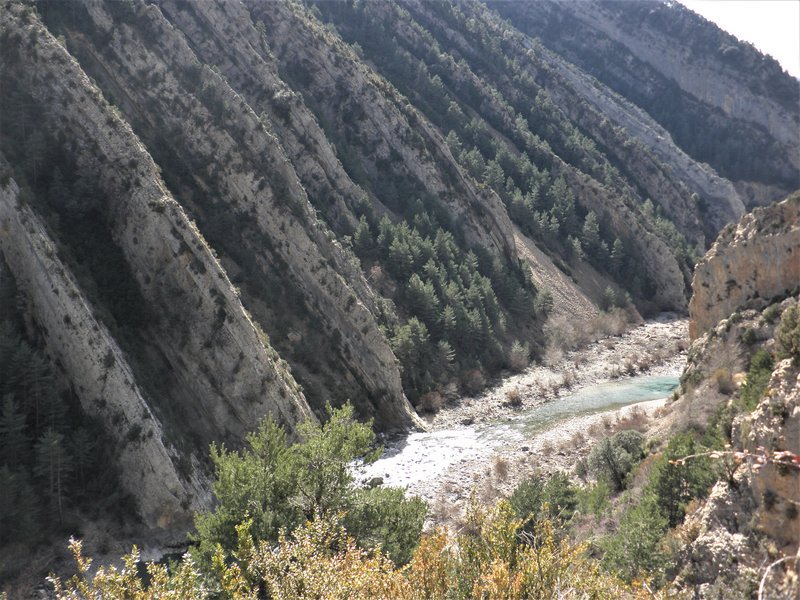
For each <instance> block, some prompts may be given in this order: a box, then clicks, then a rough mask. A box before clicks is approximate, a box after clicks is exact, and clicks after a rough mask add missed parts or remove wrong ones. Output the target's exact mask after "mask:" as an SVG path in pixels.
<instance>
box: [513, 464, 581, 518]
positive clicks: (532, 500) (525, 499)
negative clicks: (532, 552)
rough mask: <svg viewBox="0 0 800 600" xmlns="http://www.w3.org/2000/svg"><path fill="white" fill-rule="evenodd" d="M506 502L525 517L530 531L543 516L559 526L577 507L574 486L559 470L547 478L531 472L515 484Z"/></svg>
mask: <svg viewBox="0 0 800 600" xmlns="http://www.w3.org/2000/svg"><path fill="white" fill-rule="evenodd" d="M509 504H510V505H511V508H512V509H513V510H514V512H515V513H516V514H517V516H518V517H519V518H521V519H526V520H527V521H528V522H527V524H526V525H525V529H526V530H527V531H534V530H535V529H536V527H537V523H539V522H541V521H543V520H550V521H552V522H553V523H554V524H555V525H557V526H561V527H562V528H563V526H564V525H566V523H568V522H569V521H570V520H571V519H572V517H573V516H574V514H575V510H576V509H577V507H578V489H577V488H576V487H575V486H574V485H573V484H572V482H571V481H570V480H569V477H567V476H566V475H564V474H563V473H556V474H554V475H553V476H552V477H550V478H549V479H547V481H542V480H541V479H540V478H539V477H538V476H533V477H531V478H530V479H526V480H525V481H523V482H522V483H520V484H519V485H517V487H516V488H515V489H514V492H513V493H512V494H511V497H510V498H509Z"/></svg>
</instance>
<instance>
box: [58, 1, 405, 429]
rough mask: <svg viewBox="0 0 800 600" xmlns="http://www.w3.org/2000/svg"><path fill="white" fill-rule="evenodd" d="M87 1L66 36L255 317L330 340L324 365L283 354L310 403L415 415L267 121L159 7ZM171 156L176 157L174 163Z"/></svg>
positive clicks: (300, 335)
mask: <svg viewBox="0 0 800 600" xmlns="http://www.w3.org/2000/svg"><path fill="white" fill-rule="evenodd" d="M85 7H86V16H87V17H88V18H87V19H85V20H83V21H81V23H80V29H78V28H75V29H73V28H72V27H69V26H68V27H67V29H66V34H67V39H68V43H69V44H70V45H71V47H73V48H74V49H75V52H76V54H77V56H78V57H79V58H80V60H81V61H82V63H83V66H84V68H86V69H87V71H88V72H90V73H91V74H92V75H93V76H94V77H95V79H96V80H97V81H98V83H99V85H100V87H101V88H103V89H104V90H105V91H106V93H108V94H110V95H111V96H112V97H113V98H114V99H115V100H116V101H117V102H118V104H119V106H120V109H121V110H122V111H123V113H124V114H125V116H126V117H127V118H128V119H129V120H130V122H131V123H132V124H133V126H134V128H135V129H136V131H137V133H138V134H139V136H140V137H141V138H142V139H143V140H144V141H145V143H146V144H147V145H148V146H149V147H152V148H153V149H154V152H155V154H156V156H157V158H158V159H159V162H160V163H162V164H169V165H170V167H171V169H170V171H171V177H172V179H169V177H168V184H169V185H170V186H171V187H172V188H173V189H175V190H176V193H177V194H178V195H179V197H180V199H181V201H182V203H183V204H184V205H185V206H187V207H189V208H190V209H191V210H193V211H194V213H195V214H196V216H197V219H198V223H199V225H200V228H201V229H202V230H203V231H204V232H205V233H206V235H207V236H208V237H209V239H210V240H211V241H212V243H214V244H215V246H216V247H217V248H219V249H220V250H221V251H222V252H223V253H224V254H223V259H222V261H223V264H224V265H225V268H226V270H227V271H228V272H232V273H241V274H243V275H244V276H246V280H247V285H246V286H245V287H244V289H243V292H242V293H243V295H244V300H245V303H246V304H247V306H248V308H249V309H250V310H251V311H252V313H253V314H254V315H255V317H256V319H258V320H259V321H260V322H261V323H262V324H263V325H264V328H265V329H267V330H268V331H270V332H271V333H273V334H276V333H277V332H279V333H277V335H276V338H278V340H277V343H278V344H279V348H281V349H282V350H284V351H285V350H286V348H287V346H288V345H289V344H290V343H292V342H287V340H291V339H292V338H293V339H294V340H296V341H298V342H304V343H305V346H306V347H308V348H310V347H314V346H317V343H316V342H315V341H314V340H315V338H314V336H320V335H323V334H327V338H328V340H332V341H331V342H330V343H329V347H328V348H327V350H328V352H329V356H328V358H327V360H328V364H330V365H332V366H331V367H330V368H326V367H324V366H323V367H322V368H320V366H321V365H319V364H318V363H319V359H318V355H315V354H313V353H312V354H310V355H309V354H308V351H306V355H305V359H302V358H296V357H297V356H298V355H299V354H300V353H299V352H298V353H297V354H295V356H294V357H293V356H292V355H289V359H290V361H292V364H293V367H294V368H295V372H296V373H297V375H298V377H299V378H300V380H301V381H302V383H303V384H304V385H305V386H306V388H307V392H308V393H310V394H312V405H313V406H314V408H315V409H316V410H318V411H322V410H323V409H324V404H325V402H326V401H328V400H330V399H331V398H333V399H334V401H335V402H337V403H338V402H343V401H344V400H346V399H352V400H353V402H354V403H355V404H356V405H357V406H358V408H359V409H360V411H361V413H362V415H363V416H365V417H367V416H373V417H375V419H376V425H377V426H378V427H379V428H382V429H393V428H404V427H408V426H409V425H410V424H419V421H417V419H416V415H415V413H414V411H413V409H412V408H411V406H410V405H409V404H408V401H407V400H406V398H405V396H404V394H403V390H402V388H401V385H400V374H399V371H398V368H397V363H396V360H395V358H394V356H393V354H392V352H391V349H390V348H389V346H388V343H387V342H386V340H385V337H384V336H383V335H382V334H381V332H380V331H379V330H378V327H377V324H376V322H375V320H374V318H373V316H372V314H371V313H370V312H369V310H368V309H367V308H366V307H365V305H364V303H363V302H361V301H359V300H358V296H357V295H356V293H355V292H354V290H353V287H352V286H351V285H350V284H349V283H348V281H347V280H346V279H345V278H344V277H343V276H342V274H345V275H348V276H349V278H350V279H351V280H352V281H354V282H355V285H358V286H359V287H360V288H361V289H362V290H364V289H366V286H365V284H364V282H363V276H361V275H360V274H359V273H358V272H357V270H356V269H354V268H353V267H352V266H350V265H349V262H348V261H349V259H348V257H347V256H345V255H344V254H343V253H342V250H341V248H340V247H339V246H338V244H337V243H336V242H335V241H334V240H332V239H331V236H330V235H329V234H328V233H327V232H326V230H325V227H324V225H323V224H322V223H321V222H320V221H319V220H318V219H317V218H316V216H315V215H314V212H313V210H312V209H311V207H310V205H309V203H308V199H307V197H306V195H305V192H304V190H303V187H302V186H301V183H300V181H299V180H298V177H297V175H296V173H295V172H294V170H293V168H292V165H291V164H290V163H289V162H288V160H287V159H286V156H285V154H284V153H283V151H282V148H281V146H280V144H279V143H278V141H277V140H276V138H275V137H274V136H273V135H272V133H271V132H270V131H268V129H267V127H266V126H265V124H264V123H263V122H262V121H261V120H259V118H258V116H257V115H256V114H255V113H254V111H253V110H252V108H251V107H250V106H249V105H248V104H247V103H246V102H245V100H244V99H243V98H242V97H241V96H239V95H238V94H237V93H236V92H235V91H234V90H232V89H231V88H230V87H229V86H228V84H227V83H226V81H225V80H224V79H223V78H222V77H220V76H219V75H217V74H216V73H214V72H213V71H212V70H210V69H208V68H207V67H203V66H202V65H201V63H200V62H199V61H198V60H197V58H196V56H195V54H194V53H193V51H192V50H191V49H190V48H189V46H188V45H187V43H186V40H185V38H184V37H183V36H182V35H180V33H179V32H177V31H176V30H175V28H174V27H173V26H172V25H171V24H170V23H169V22H168V21H167V20H166V19H165V18H164V16H163V14H162V13H161V11H160V10H159V8H158V7H156V6H153V5H150V6H147V5H145V4H144V3H133V4H130V5H125V6H120V5H116V6H113V5H112V6H109V5H104V4H102V3H95V2H87V3H85ZM187 119H191V120H192V125H191V126H188V127H187ZM173 161H175V162H178V163H179V164H180V163H183V164H181V165H180V167H179V168H172V167H174V166H176V165H175V164H174V162H173ZM176 172H177V173H179V174H180V175H179V176H176ZM359 284H360V285H359ZM271 285H277V286H279V289H280V290H281V291H280V293H279V294H274V293H272V291H271V290H270V286H271ZM361 295H362V296H365V295H366V294H364V293H362V294H361ZM287 296H288V297H287ZM287 309H288V313H289V314H290V315H292V316H291V317H288V315H287ZM287 317H288V318H287ZM314 322H316V323H317V325H316V326H315V325H314V324H313V323H314ZM320 324H321V327H320V326H319V325H320ZM336 332H338V333H336ZM304 338H308V339H304ZM281 344H283V346H281ZM319 346H321V347H319ZM319 346H317V350H318V351H319V352H322V351H323V348H325V346H322V345H321V342H320V344H319ZM319 371H322V375H321V376H319V377H316V376H315V374H316V373H317V372H319ZM334 380H335V381H334Z"/></svg>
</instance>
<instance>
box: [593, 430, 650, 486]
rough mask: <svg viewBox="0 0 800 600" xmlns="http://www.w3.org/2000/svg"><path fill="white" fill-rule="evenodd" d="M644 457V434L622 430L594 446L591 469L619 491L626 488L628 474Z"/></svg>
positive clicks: (598, 477) (599, 477)
mask: <svg viewBox="0 0 800 600" xmlns="http://www.w3.org/2000/svg"><path fill="white" fill-rule="evenodd" d="M643 457H644V436H643V435H642V434H641V433H639V432H638V431H634V430H626V431H620V432H619V433H617V434H615V435H613V436H612V437H610V438H605V439H604V440H603V441H601V442H600V443H599V444H597V445H595V447H594V448H592V451H591V452H590V453H589V459H588V462H589V469H590V470H591V471H592V472H593V473H594V475H595V477H597V479H606V480H607V481H608V483H609V484H610V485H611V487H612V489H613V490H614V491H617V492H619V491H622V490H624V489H625V487H626V485H627V477H628V474H629V473H630V472H631V470H632V469H633V467H634V466H635V465H636V463H638V462H639V461H640V460H641V459H642V458H643Z"/></svg>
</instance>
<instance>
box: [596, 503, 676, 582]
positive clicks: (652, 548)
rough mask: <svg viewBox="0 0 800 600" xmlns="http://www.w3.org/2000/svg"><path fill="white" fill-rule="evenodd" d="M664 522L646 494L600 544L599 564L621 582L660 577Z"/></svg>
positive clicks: (664, 558)
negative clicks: (600, 557) (600, 559)
mask: <svg viewBox="0 0 800 600" xmlns="http://www.w3.org/2000/svg"><path fill="white" fill-rule="evenodd" d="M666 530H667V519H666V517H664V516H663V515H662V514H661V511H660V510H659V507H658V504H657V502H656V499H655V498H654V496H653V495H652V494H646V495H645V496H644V497H643V498H642V499H641V500H640V501H639V503H638V504H636V505H635V506H634V507H633V508H631V509H629V510H628V511H627V512H626V513H625V515H624V516H623V517H622V520H621V521H620V524H619V528H618V529H617V531H616V533H615V534H614V535H612V536H609V537H608V538H606V539H605V540H603V541H602V543H601V546H602V548H603V550H604V551H605V552H604V555H603V564H604V565H605V566H606V567H608V568H609V569H611V570H613V571H615V572H617V573H619V575H620V576H621V577H622V578H623V579H624V580H625V581H635V580H640V579H643V578H646V577H650V576H653V575H655V574H657V573H662V574H663V573H664V571H665V569H666V567H667V564H668V557H667V555H666V553H665V552H664V551H663V550H662V549H661V540H662V538H663V536H664V533H665V532H666Z"/></svg>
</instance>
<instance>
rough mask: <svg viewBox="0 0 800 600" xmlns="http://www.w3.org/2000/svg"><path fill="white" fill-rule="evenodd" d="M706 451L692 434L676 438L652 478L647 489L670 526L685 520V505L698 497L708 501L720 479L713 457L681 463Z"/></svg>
mask: <svg viewBox="0 0 800 600" xmlns="http://www.w3.org/2000/svg"><path fill="white" fill-rule="evenodd" d="M703 450H705V448H703V447H701V446H700V445H699V444H697V443H696V442H695V440H694V438H692V436H691V435H689V434H686V433H684V434H679V435H676V436H675V437H673V438H672V439H671V440H670V442H669V444H668V445H667V448H666V450H665V451H664V454H663V455H662V456H661V458H660V459H659V461H658V463H657V464H656V466H655V468H654V469H653V472H652V475H651V477H650V482H649V484H648V488H649V489H650V491H652V493H653V496H654V498H655V500H656V503H657V504H658V507H659V509H660V510H661V513H662V514H663V515H664V517H666V519H667V522H668V524H669V526H670V527H675V526H676V525H678V524H679V523H681V522H682V521H683V517H684V515H685V514H686V506H687V505H688V504H689V502H690V501H692V500H694V499H695V498H705V496H706V495H707V494H708V490H709V489H710V488H711V486H712V485H713V484H714V482H715V481H716V480H717V473H716V471H715V469H714V464H713V462H712V461H711V459H710V458H708V457H705V456H699V457H696V458H691V459H689V460H682V459H684V458H685V457H687V456H692V455H694V454H698V453H700V452H702V451H703Z"/></svg>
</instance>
